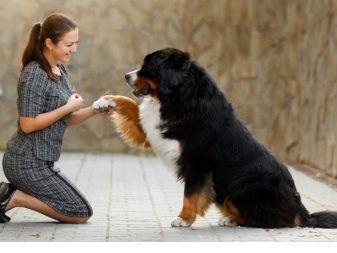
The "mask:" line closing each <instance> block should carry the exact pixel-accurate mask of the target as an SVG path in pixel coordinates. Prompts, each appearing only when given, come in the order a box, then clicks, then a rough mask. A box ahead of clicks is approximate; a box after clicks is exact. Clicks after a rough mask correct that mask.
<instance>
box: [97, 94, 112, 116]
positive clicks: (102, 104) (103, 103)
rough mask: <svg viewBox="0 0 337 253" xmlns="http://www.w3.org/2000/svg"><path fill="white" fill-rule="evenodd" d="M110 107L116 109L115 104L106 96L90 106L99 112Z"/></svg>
mask: <svg viewBox="0 0 337 253" xmlns="http://www.w3.org/2000/svg"><path fill="white" fill-rule="evenodd" d="M111 107H112V108H113V107H116V103H115V101H113V100H112V99H111V98H110V97H108V96H103V97H101V98H99V99H98V100H96V101H95V102H94V103H93V104H92V108H94V110H95V111H99V112H104V111H107V110H108V109H109V108H111Z"/></svg>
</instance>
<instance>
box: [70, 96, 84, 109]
mask: <svg viewBox="0 0 337 253" xmlns="http://www.w3.org/2000/svg"><path fill="white" fill-rule="evenodd" d="M83 103H84V101H83V98H82V97H81V96H80V95H79V94H77V93H74V94H72V95H71V96H70V98H69V100H68V102H67V104H66V106H67V107H68V108H69V110H70V112H76V111H78V110H80V109H81V108H82V106H83Z"/></svg>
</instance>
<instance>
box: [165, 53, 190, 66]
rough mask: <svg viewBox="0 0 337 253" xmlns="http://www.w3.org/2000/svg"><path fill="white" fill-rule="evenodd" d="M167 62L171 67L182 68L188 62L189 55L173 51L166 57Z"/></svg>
mask: <svg viewBox="0 0 337 253" xmlns="http://www.w3.org/2000/svg"><path fill="white" fill-rule="evenodd" d="M167 62H168V63H169V64H170V65H171V67H172V68H175V69H177V70H183V69H186V68H187V67H188V65H189V63H190V55H189V54H188V53H186V52H179V53H173V54H171V55H170V56H169V57H168V59H167Z"/></svg>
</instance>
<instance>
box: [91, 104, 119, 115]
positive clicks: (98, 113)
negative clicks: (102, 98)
mask: <svg viewBox="0 0 337 253" xmlns="http://www.w3.org/2000/svg"><path fill="white" fill-rule="evenodd" d="M114 110H115V109H114V108H113V107H110V106H109V107H108V109H106V110H105V111H97V110H95V109H94V108H93V111H94V114H95V115H103V116H111V115H112V114H113V112H114Z"/></svg>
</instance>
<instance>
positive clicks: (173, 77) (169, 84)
mask: <svg viewBox="0 0 337 253" xmlns="http://www.w3.org/2000/svg"><path fill="white" fill-rule="evenodd" d="M190 65H191V62H190V56H189V54H188V53H185V52H179V53H173V54H171V55H170V56H169V57H168V58H167V59H166V60H165V61H164V62H162V64H160V68H159V72H160V85H159V90H160V91H161V92H162V93H164V94H170V93H172V91H174V90H175V89H176V88H177V87H179V86H181V85H182V84H183V82H184V79H185V77H186V76H187V73H188V69H189V67H190Z"/></svg>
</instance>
